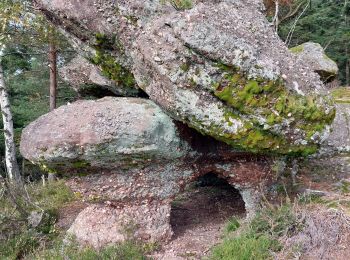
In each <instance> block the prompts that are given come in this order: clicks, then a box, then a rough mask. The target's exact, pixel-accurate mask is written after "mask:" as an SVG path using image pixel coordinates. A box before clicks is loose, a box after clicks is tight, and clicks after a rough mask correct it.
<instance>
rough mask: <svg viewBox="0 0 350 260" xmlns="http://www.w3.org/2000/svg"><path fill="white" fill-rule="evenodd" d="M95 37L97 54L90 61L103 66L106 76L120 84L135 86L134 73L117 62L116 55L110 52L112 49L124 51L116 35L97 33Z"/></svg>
mask: <svg viewBox="0 0 350 260" xmlns="http://www.w3.org/2000/svg"><path fill="white" fill-rule="evenodd" d="M95 37H96V39H95V45H94V48H95V50H96V55H95V56H94V57H93V58H91V59H90V61H91V62H92V63H93V64H95V65H97V66H99V67H100V68H101V70H102V74H103V75H104V76H106V77H107V78H109V79H111V80H113V81H115V82H116V83H117V84H118V85H122V86H125V87H130V88H131V87H135V85H136V82H135V79H134V75H133V74H132V73H131V72H130V71H129V70H128V69H127V68H125V67H124V66H122V65H120V64H119V63H117V62H116V59H115V57H113V56H112V55H111V54H110V51H111V50H115V49H117V50H119V51H120V52H122V46H121V44H120V43H119V42H118V41H117V39H116V37H111V38H109V37H107V36H106V35H104V34H96V36H95Z"/></svg>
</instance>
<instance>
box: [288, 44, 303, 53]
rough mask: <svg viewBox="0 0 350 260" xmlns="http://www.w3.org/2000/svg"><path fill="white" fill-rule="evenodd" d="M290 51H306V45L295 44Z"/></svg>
mask: <svg viewBox="0 0 350 260" xmlns="http://www.w3.org/2000/svg"><path fill="white" fill-rule="evenodd" d="M289 51H290V52H291V53H301V52H303V51H304V46H303V45H298V46H295V47H293V48H290V49H289Z"/></svg>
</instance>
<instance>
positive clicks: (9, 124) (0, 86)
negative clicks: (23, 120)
mask: <svg viewBox="0 0 350 260" xmlns="http://www.w3.org/2000/svg"><path fill="white" fill-rule="evenodd" d="M0 62H1V59H0ZM0 106H1V113H2V121H3V124H4V137H5V162H6V169H7V174H8V177H9V179H10V180H12V181H13V180H14V181H16V182H20V178H21V176H20V172H19V167H18V164H17V158H16V145H15V139H14V130H13V119H12V113H11V109H10V99H9V95H8V92H7V88H6V85H5V80H4V72H3V69H2V65H1V63H0Z"/></svg>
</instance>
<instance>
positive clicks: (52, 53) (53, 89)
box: [47, 42, 57, 182]
mask: <svg viewBox="0 0 350 260" xmlns="http://www.w3.org/2000/svg"><path fill="white" fill-rule="evenodd" d="M49 68H50V111H52V110H54V109H55V108H56V94H57V49H56V46H55V44H54V43H52V42H51V43H50V44H49ZM47 178H48V181H49V182H53V181H55V180H56V174H54V173H49V174H48V177H47Z"/></svg>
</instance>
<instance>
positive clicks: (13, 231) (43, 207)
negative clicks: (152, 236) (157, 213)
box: [0, 181, 154, 260]
mask: <svg viewBox="0 0 350 260" xmlns="http://www.w3.org/2000/svg"><path fill="white" fill-rule="evenodd" d="M11 189H13V191H12V193H13V194H14V195H15V196H16V197H17V203H18V206H15V205H14V203H13V201H11V200H10V199H9V192H8V191H7V190H6V189H4V186H3V189H0V191H1V192H0V208H1V211H0V259H6V260H12V259H14V260H15V259H30V260H32V259H38V260H39V259H40V260H41V259H45V260H46V259H49V260H50V259H52V260H56V259H57V260H60V259H62V260H63V259H64V260H66V259H69V260H78V259H84V260H89V259H91V260H95V259H118V260H119V259H123V260H141V259H146V258H145V257H144V255H145V254H147V253H148V252H149V251H153V250H154V246H153V245H148V244H145V245H144V244H139V243H136V242H133V241H126V242H124V243H120V244H116V245H114V246H111V247H106V248H103V249H101V250H96V249H93V248H91V247H80V246H79V245H78V244H77V243H76V242H75V241H74V239H67V238H64V235H65V234H64V233H63V232H61V231H60V230H59V229H57V228H56V225H55V224H56V221H57V218H58V210H59V208H61V207H63V206H64V205H66V204H67V203H69V202H71V201H73V200H74V199H75V196H74V193H73V192H72V191H71V190H70V189H69V188H68V187H67V186H66V185H65V184H64V182H63V181H57V182H53V183H49V184H47V185H46V186H42V185H41V184H30V185H26V186H25V188H24V189H23V190H21V191H16V190H15V189H14V188H13V187H11ZM22 192H23V193H22ZM16 193H18V194H20V195H21V196H18V194H16ZM23 194H25V195H23ZM24 197H25V198H24ZM18 207H21V208H23V209H24V211H26V212H28V213H29V214H31V213H33V212H39V213H42V214H43V217H42V220H41V223H40V224H39V225H37V226H35V227H33V226H31V225H30V224H29V221H28V219H27V218H26V217H24V216H23V215H22V214H21V213H20V212H19V211H18Z"/></svg>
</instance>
